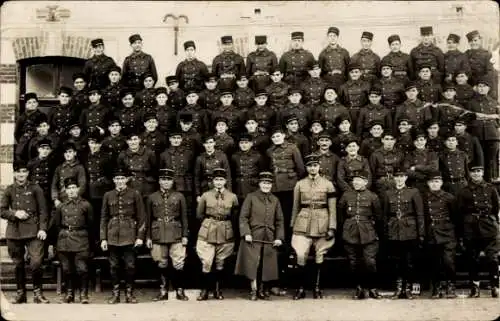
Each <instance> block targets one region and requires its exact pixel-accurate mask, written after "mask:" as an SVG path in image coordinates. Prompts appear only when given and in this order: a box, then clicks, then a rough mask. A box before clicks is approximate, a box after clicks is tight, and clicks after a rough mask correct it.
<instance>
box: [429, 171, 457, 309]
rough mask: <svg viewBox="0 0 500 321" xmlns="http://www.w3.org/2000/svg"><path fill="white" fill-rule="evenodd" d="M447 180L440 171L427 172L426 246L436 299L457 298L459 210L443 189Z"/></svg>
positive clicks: (433, 294) (434, 297)
mask: <svg viewBox="0 0 500 321" xmlns="http://www.w3.org/2000/svg"><path fill="white" fill-rule="evenodd" d="M442 185H443V178H442V177H441V174H440V173H439V171H438V170H434V171H431V172H429V173H427V186H428V187H429V189H428V190H427V191H426V192H425V193H423V194H422V198H423V202H424V215H425V223H426V224H425V225H426V243H427V247H428V250H429V254H430V259H431V260H432V264H431V266H432V271H431V279H432V298H433V299H439V298H442V297H443V296H445V293H443V291H444V290H445V291H446V297H447V298H449V299H454V298H456V297H457V295H456V293H455V254H456V246H457V240H456V238H455V226H454V223H456V218H457V217H456V215H457V208H456V207H455V206H456V204H455V197H454V196H453V195H451V194H450V193H446V192H445V191H443V190H442V189H441V186H442Z"/></svg>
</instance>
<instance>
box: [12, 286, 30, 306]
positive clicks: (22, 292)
mask: <svg viewBox="0 0 500 321" xmlns="http://www.w3.org/2000/svg"><path fill="white" fill-rule="evenodd" d="M27 302H28V298H27V297H26V289H18V290H17V292H16V297H15V298H14V301H12V303H13V304H21V303H27Z"/></svg>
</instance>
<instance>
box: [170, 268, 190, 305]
mask: <svg viewBox="0 0 500 321" xmlns="http://www.w3.org/2000/svg"><path fill="white" fill-rule="evenodd" d="M173 281H174V287H175V298H176V299H177V300H179V301H188V300H189V298H188V297H187V295H186V293H184V286H183V284H184V271H183V270H174V280H173Z"/></svg>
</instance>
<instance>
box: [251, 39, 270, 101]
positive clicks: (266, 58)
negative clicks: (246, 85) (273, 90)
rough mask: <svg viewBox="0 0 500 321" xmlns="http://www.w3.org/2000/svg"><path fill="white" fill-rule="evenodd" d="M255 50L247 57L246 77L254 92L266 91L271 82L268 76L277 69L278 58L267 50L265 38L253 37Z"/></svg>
mask: <svg viewBox="0 0 500 321" xmlns="http://www.w3.org/2000/svg"><path fill="white" fill-rule="evenodd" d="M255 45H256V46H257V50H255V51H252V52H251V53H249V54H248V56H247V63H246V66H247V76H248V77H250V87H251V88H252V89H253V91H254V92H258V91H261V90H264V89H266V87H267V86H268V85H269V83H270V82H271V78H270V77H269V75H270V74H271V71H273V70H276V69H277V67H278V58H277V57H276V54H275V53H274V52H273V51H270V50H269V49H267V36H255Z"/></svg>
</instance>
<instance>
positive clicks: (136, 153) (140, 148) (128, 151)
mask: <svg viewBox="0 0 500 321" xmlns="http://www.w3.org/2000/svg"><path fill="white" fill-rule="evenodd" d="M144 151H145V148H144V146H139V149H138V150H137V151H136V152H133V151H132V150H130V148H127V155H129V156H132V155H143V154H144Z"/></svg>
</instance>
